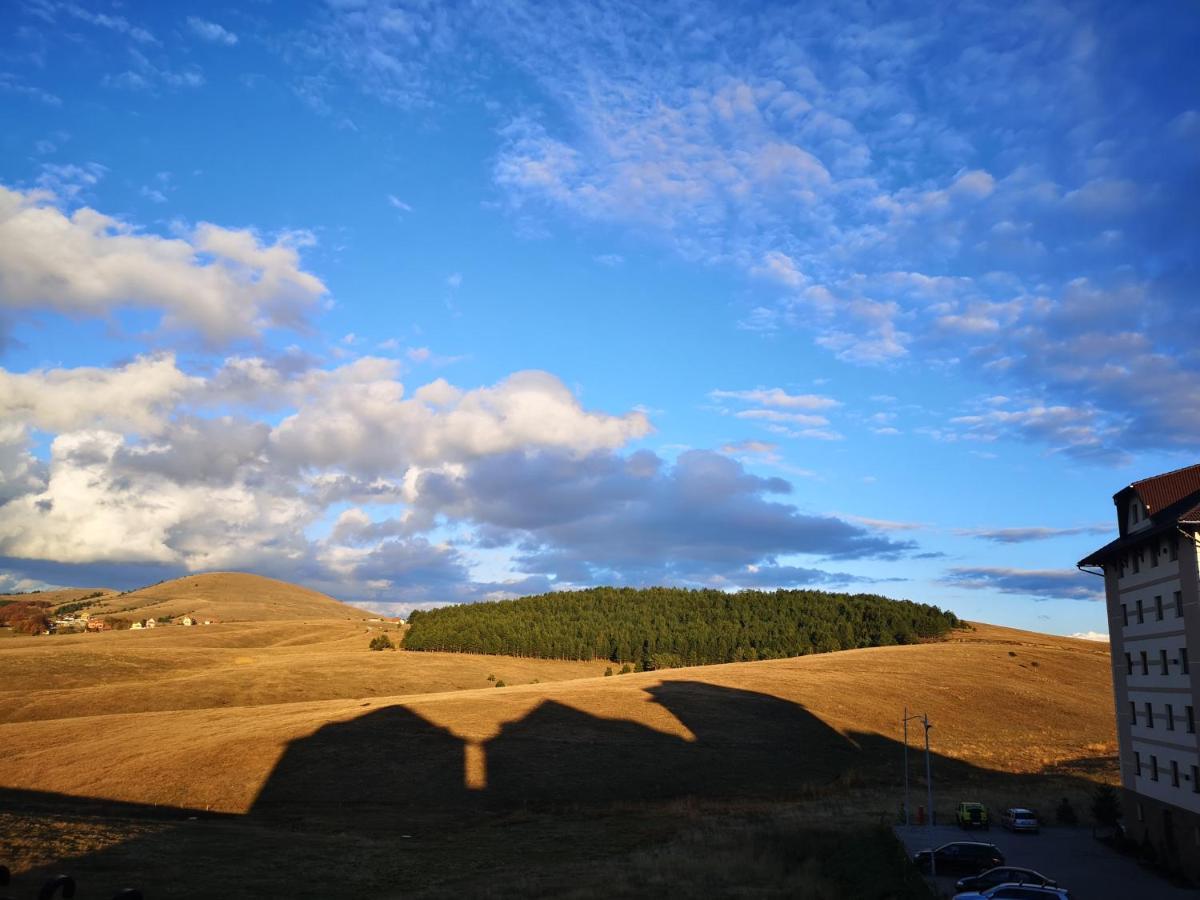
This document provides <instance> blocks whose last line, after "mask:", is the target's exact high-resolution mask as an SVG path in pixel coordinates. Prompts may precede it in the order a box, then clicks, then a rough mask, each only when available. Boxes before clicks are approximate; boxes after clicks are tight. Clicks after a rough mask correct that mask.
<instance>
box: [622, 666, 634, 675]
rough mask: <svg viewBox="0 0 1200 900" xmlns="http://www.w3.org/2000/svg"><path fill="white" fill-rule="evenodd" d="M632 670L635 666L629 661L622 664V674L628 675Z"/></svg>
mask: <svg viewBox="0 0 1200 900" xmlns="http://www.w3.org/2000/svg"><path fill="white" fill-rule="evenodd" d="M632 671H633V666H631V665H629V663H625V665H623V666H621V672H620V674H622V675H628V674H629V673H630V672H632Z"/></svg>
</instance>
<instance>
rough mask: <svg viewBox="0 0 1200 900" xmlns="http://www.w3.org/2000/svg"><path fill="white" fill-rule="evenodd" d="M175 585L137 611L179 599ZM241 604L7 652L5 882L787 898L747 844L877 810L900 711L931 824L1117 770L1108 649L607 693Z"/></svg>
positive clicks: (791, 663) (658, 684)
mask: <svg viewBox="0 0 1200 900" xmlns="http://www.w3.org/2000/svg"><path fill="white" fill-rule="evenodd" d="M211 577H215V578H225V579H229V578H231V577H232V576H211ZM194 580H196V579H186V580H185V581H189V582H190V581H194ZM199 581H200V586H199V587H197V588H194V590H195V591H196V596H197V597H199V596H200V595H201V594H202V593H204V578H201V579H199ZM176 584H178V585H180V586H182V582H180V583H176ZM276 584H278V583H276ZM167 588H169V586H168V585H162V586H158V587H157V588H155V589H152V590H155V591H160V593H159V594H158V595H156V596H154V597H152V598H148V599H153V600H154V601H155V602H157V603H172V604H175V603H183V602H185V599H180V597H179V596H177V595H175V594H172V591H177V590H178V588H171V589H170V590H163V589H167ZM138 593H139V594H141V595H143V596H145V595H147V594H148V592H145V591H143V592H138ZM131 596H134V595H126V596H125V597H123V598H109V599H108V600H107V601H106V604H105V605H106V606H109V605H117V606H119V605H120V604H121V603H122V602H127V601H128V598H129V597H131ZM187 596H188V595H186V594H184V595H183V597H184V598H186V597H187ZM315 596H316V597H317V598H319V597H320V596H321V595H315ZM310 599H311V598H306V599H305V602H306V603H307V602H309V600H310ZM204 600H205V602H206V603H208V604H209V607H210V608H211V609H212V610H213V611H214V613H216V612H217V611H218V610H219V609H220V608H221V604H222V599H221V596H220V594H219V592H218V591H215V590H210V591H208V592H207V596H205V598H204ZM238 602H239V603H240V604H241V605H240V606H239V607H238V608H239V609H240V610H241V612H240V616H241V617H244V618H246V619H247V620H246V621H242V622H236V623H229V624H222V625H212V626H207V627H194V628H183V627H169V628H160V629H155V630H153V631H148V632H118V633H108V634H102V635H78V636H51V637H37V638H13V639H9V640H6V641H3V642H0V760H2V762H0V798H3V799H4V801H5V802H4V803H3V805H2V806H0V809H2V810H4V811H5V812H4V813H0V862H4V861H7V862H9V864H10V865H12V866H13V867H14V871H16V872H17V873H18V878H25V879H27V880H28V883H29V884H33V883H35V881H36V879H38V878H40V877H43V876H44V875H46V874H48V873H50V872H52V871H57V870H58V869H64V870H72V871H75V872H76V873H78V874H79V875H80V877H81V878H83V877H85V876H86V877H87V878H89V879H91V880H92V882H93V883H95V884H102V885H104V889H105V890H107V889H109V888H115V887H119V886H120V884H121V883H131V884H139V885H142V886H143V887H148V888H151V889H153V893H154V895H155V896H201V895H204V896H212V895H213V894H214V893H217V894H224V895H229V896H331V895H338V896H350V895H352V890H351V888H353V890H355V891H362V892H364V893H375V894H377V895H383V896H389V895H392V894H398V893H406V894H407V893H418V894H427V895H431V896H442V895H444V896H450V895H462V894H485V895H494V896H515V895H517V894H526V895H527V894H529V893H534V894H544V893H555V894H566V895H572V896H617V895H621V894H623V893H625V892H626V891H627V890H628V891H629V892H633V891H634V889H635V888H637V887H638V886H639V885H640V886H642V887H644V886H645V885H647V884H654V883H656V879H662V878H664V877H669V879H670V880H671V883H672V885H673V888H674V890H673V891H672V892H673V893H676V894H678V895H688V894H689V888H688V887H687V885H688V884H693V885H694V887H695V889H696V895H697V896H700V895H703V894H704V891H705V890H711V889H712V888H713V887H714V884H716V883H717V882H714V881H713V879H718V880H719V878H721V877H737V878H741V879H743V880H742V881H739V882H738V883H739V884H749V883H752V882H753V879H754V877H758V876H761V877H763V878H765V879H766V881H765V882H764V884H766V885H775V886H776V887H778V888H779V891H777V892H778V893H781V894H788V893H790V894H793V895H795V894H796V891H795V890H792V888H794V887H795V884H794V881H793V880H794V878H795V877H798V876H796V873H795V872H793V871H791V870H790V869H789V868H788V866H789V865H791V864H790V863H788V862H787V861H786V859H787V858H790V857H792V856H795V854H790V853H784V852H783V851H778V852H776V851H770V852H768V851H767V850H764V847H777V846H779V847H782V846H785V845H788V841H789V840H790V841H792V842H793V843H794V842H795V841H798V840H800V838H799V837H797V835H799V834H801V833H803V832H804V829H806V828H811V827H814V826H817V827H826V826H828V827H836V828H841V827H846V826H848V825H868V824H878V823H879V822H881V821H890V820H891V819H892V818H894V817H895V816H896V813H897V807H898V804H899V800H900V791H899V784H900V780H901V766H900V761H901V744H900V743H899V738H900V726H899V722H900V716H901V710H902V709H903V708H904V706H905V705H907V706H908V707H909V709H910V710H916V711H919V712H928V714H929V716H930V718H931V720H932V721H933V722H934V724H935V728H934V730H933V732H932V735H933V750H934V753H935V754H936V756H935V758H934V762H933V769H934V784H935V789H936V791H937V798H939V799H938V802H937V806H938V808H939V810H940V813H941V815H943V816H948V815H949V811H950V809H951V808H952V807H953V805H954V804H955V803H956V802H957V800H958V799H960V798H965V797H969V798H971V799H982V800H984V802H987V803H989V804H992V805H994V806H1001V805H1004V804H1006V803H1015V802H1021V803H1026V804H1032V805H1035V806H1040V807H1042V808H1044V809H1049V808H1050V807H1051V806H1052V805H1053V803H1054V802H1056V801H1057V800H1058V799H1059V798H1061V797H1062V796H1070V797H1071V798H1072V800H1073V802H1075V804H1076V806H1077V808H1079V809H1081V810H1082V809H1085V808H1086V796H1087V793H1088V792H1089V791H1090V790H1091V788H1092V787H1093V786H1094V783H1095V782H1096V781H1112V780H1114V778H1115V766H1114V757H1115V734H1114V727H1113V709H1112V695H1111V680H1110V674H1109V663H1108V648H1107V645H1104V644H1094V643H1088V642H1084V641H1076V640H1072V639H1068V638H1057V637H1050V636H1046V635H1039V634H1032V633H1028V632H1022V631H1015V630H1011V629H1006V628H999V627H995V626H988V625H976V626H974V629H973V630H971V631H966V632H958V633H956V635H955V637H954V638H952V639H951V640H949V641H946V642H939V643H929V644H921V645H915V646H907V647H884V648H875V649H868V650H853V651H845V652H841V653H831V654H824V655H817V656H808V657H800V658H795V659H786V660H772V661H763V662H754V663H735V664H729V665H721V666H704V667H695V668H687V669H674V670H667V671H663V672H651V673H640V674H628V675H620V676H614V677H601V673H602V672H603V670H604V668H605V666H606V665H607V664H606V663H604V662H602V661H597V662H556V661H545V660H521V659H512V658H506V657H486V656H473V655H454V654H432V653H429V654H426V653H408V652H403V651H399V652H387V651H385V652H381V653H374V652H369V651H368V650H367V643H368V641H369V639H370V637H371V636H372V634H375V633H377V632H375V631H371V632H370V633H368V632H369V629H378V628H388V629H391V631H392V634H393V636H398V633H397V632H396V628H395V626H394V625H389V624H387V623H380V622H378V621H376V622H369V621H367V620H368V619H370V618H371V616H370V615H369V614H367V613H363V612H361V611H357V610H353V609H352V608H350V607H344V606H341V605H340V604H339V608H340V609H341V610H350V612H347V613H346V618H340V619H339V618H316V617H315V616H314V617H313V618H305V617H304V616H301V617H299V618H298V619H288V617H286V616H284V615H283V614H282V609H281V606H282V605H286V602H287V599H286V592H283V593H281V594H280V595H279V596H278V597H276V598H274V599H273V600H272V601H271V602H272V607H271V609H270V611H269V613H270V616H271V619H272V621H250V620H249V619H250V618H252V617H253V616H254V615H255V612H254V609H253V608H252V605H250V604H248V603H247V602H246V601H244V600H243V601H238ZM329 602H331V603H332V602H334V601H329ZM144 608H146V609H149V608H151V607H149V606H147V607H144ZM218 615H219V613H218ZM306 615H307V613H306ZM222 618H224V619H229V618H233V616H232V615H228V616H222ZM488 675H495V676H496V677H497V678H498V679H500V680H503V681H505V682H506V683H507V685H508V686H506V687H503V688H496V687H493V686H492V685H491V683H490V682H489V681H487V676H488ZM535 680H536V682H537V683H534V682H535ZM913 747H914V751H915V749H916V736H915V735H914V740H913ZM912 760H913V767H912V774H913V779H914V780H913V784H914V791H917V792H921V791H923V782H921V781H919V780H918V778H917V776H918V774H919V765H918V763H919V762H920V757H919V755H918V754H916V753H915V752H914V753H913V755H912ZM788 835H791V837H788ZM773 853H774V855H772V854H773ZM797 858H798V857H797ZM698 859H704V860H705V862H704V863H703V864H697V861H698ZM718 862H719V866H718ZM746 866H751V868H754V871H755V872H757V873H758V875H757V876H755V875H752V874H747V872H745V871H744V869H745V867H746ZM773 866H774V867H775V868H778V869H779V871H775V870H774V869H773V868H772V867H773ZM764 867H765V869H764ZM717 868H719V870H720V872H724V873H726V875H724V876H722V875H720V874H719V872H717V871H716V869H717ZM793 868H794V866H793ZM680 869H687V870H688V871H689V872H690V873H691V874H690V875H689V876H687V877H688V878H691V879H692V881H690V882H689V881H687V880H686V879H685V880H684V881H682V882H681V881H679V878H681V877H683V876H682V875H680V874H679V870H680ZM767 870H769V871H767ZM764 871H766V872H767V874H766V875H764V874H763V872H764ZM664 873H666V874H664ZM728 873H735V874H734V875H729V874H728ZM736 873H741V874H740V875H739V874H736ZM804 883H806V884H821V883H822V882H821V877H820V874H819V873H813V872H809V874H808V876H806V878H805V882H804ZM789 885H790V886H791V887H789ZM331 890H332V892H333V893H332V894H331V893H330V892H331ZM339 890H344V891H345V893H344V894H339V893H338V891H339ZM830 890H832V888H831V889H830ZM718 892H719V891H718ZM752 893H753V892H752ZM759 894H761V895H774V894H773V893H772V890H771V889H769V888H768V887H764V888H763V890H762V891H760V892H759ZM96 896H101V894H97V895H96ZM812 896H837V894H836V892H834V893H819V892H818V893H815V894H812Z"/></svg>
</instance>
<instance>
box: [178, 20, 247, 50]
mask: <svg viewBox="0 0 1200 900" xmlns="http://www.w3.org/2000/svg"><path fill="white" fill-rule="evenodd" d="M187 23H188V28H190V29H191V30H192V33H193V34H194V35H196V36H197V37H199V38H202V39H203V40H206V41H209V42H210V43H213V44H224V45H225V46H226V47H232V46H233V45H234V44H236V43H237V42H238V36H237V35H236V34H234V33H233V32H232V31H228V30H226V29H225V28H223V27H221V26H220V25H218V24H217V23H216V22H209V21H208V20H206V19H201V18H200V17H199V16H188V19H187Z"/></svg>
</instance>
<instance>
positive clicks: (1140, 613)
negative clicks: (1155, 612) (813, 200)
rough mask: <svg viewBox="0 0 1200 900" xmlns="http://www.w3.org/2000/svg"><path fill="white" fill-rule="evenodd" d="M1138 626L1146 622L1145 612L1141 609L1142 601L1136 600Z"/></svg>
mask: <svg viewBox="0 0 1200 900" xmlns="http://www.w3.org/2000/svg"><path fill="white" fill-rule="evenodd" d="M1137 603H1138V610H1137V612H1138V624H1139V625H1141V624H1143V623H1144V622H1145V621H1146V610H1144V609H1143V608H1142V601H1141V600H1138V602H1137Z"/></svg>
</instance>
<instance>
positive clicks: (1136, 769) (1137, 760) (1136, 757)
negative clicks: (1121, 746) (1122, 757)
mask: <svg viewBox="0 0 1200 900" xmlns="http://www.w3.org/2000/svg"><path fill="white" fill-rule="evenodd" d="M1133 774H1134V775H1137V776H1139V777H1141V774H1142V754H1141V753H1139V752H1138V751H1137V750H1134V751H1133Z"/></svg>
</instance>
